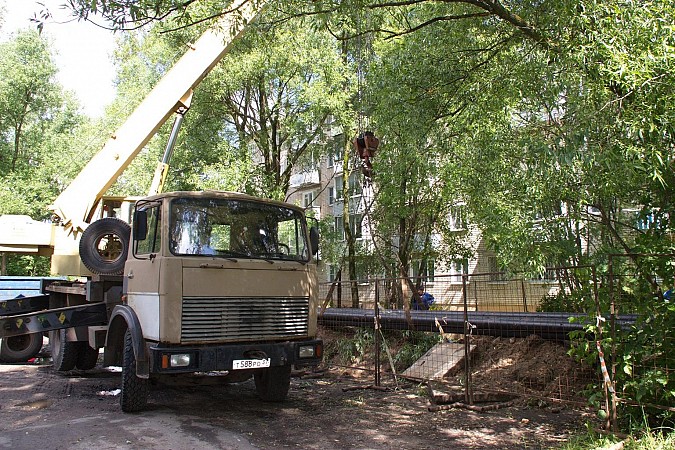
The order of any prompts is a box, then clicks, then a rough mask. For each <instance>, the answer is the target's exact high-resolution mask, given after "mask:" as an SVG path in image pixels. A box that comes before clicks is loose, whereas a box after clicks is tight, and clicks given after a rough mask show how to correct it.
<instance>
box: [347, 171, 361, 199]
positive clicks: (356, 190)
mask: <svg viewBox="0 0 675 450" xmlns="http://www.w3.org/2000/svg"><path fill="white" fill-rule="evenodd" d="M360 175H361V173H360V172H352V173H351V174H350V175H349V195H351V196H356V195H361V193H362V192H363V186H361V176H360Z"/></svg>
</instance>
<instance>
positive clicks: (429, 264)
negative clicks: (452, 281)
mask: <svg viewBox="0 0 675 450" xmlns="http://www.w3.org/2000/svg"><path fill="white" fill-rule="evenodd" d="M410 266H411V267H410V272H411V273H410V276H411V278H413V279H416V280H417V279H421V280H422V281H423V282H425V283H433V281H434V276H435V274H436V260H435V259H427V260H426V267H423V268H422V271H421V272H420V260H416V261H413V262H412V264H411V265H410Z"/></svg>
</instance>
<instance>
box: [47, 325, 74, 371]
mask: <svg viewBox="0 0 675 450" xmlns="http://www.w3.org/2000/svg"><path fill="white" fill-rule="evenodd" d="M49 347H50V348H51V350H52V364H53V366H54V370H57V371H59V372H67V371H69V370H73V369H74V368H75V364H76V363H77V356H78V354H79V353H80V352H79V350H80V343H79V342H75V341H73V342H68V341H66V330H65V328H63V329H61V330H53V331H50V332H49Z"/></svg>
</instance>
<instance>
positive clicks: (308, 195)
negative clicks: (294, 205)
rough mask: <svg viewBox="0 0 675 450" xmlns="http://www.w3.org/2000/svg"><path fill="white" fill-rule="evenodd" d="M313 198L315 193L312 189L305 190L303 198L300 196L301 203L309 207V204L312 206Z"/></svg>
mask: <svg viewBox="0 0 675 450" xmlns="http://www.w3.org/2000/svg"><path fill="white" fill-rule="evenodd" d="M314 198H315V193H314V191H312V192H305V194H303V198H302V205H303V206H304V207H305V208H309V207H311V206H312V203H313V202H314Z"/></svg>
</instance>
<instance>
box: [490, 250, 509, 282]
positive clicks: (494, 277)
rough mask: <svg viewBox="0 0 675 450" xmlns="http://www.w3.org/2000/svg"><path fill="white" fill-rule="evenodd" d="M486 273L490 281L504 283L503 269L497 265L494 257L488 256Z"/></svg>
mask: <svg viewBox="0 0 675 450" xmlns="http://www.w3.org/2000/svg"><path fill="white" fill-rule="evenodd" d="M487 261H488V273H489V280H490V281H506V274H505V273H504V268H503V267H501V266H500V265H499V261H497V257H496V256H488V258H487Z"/></svg>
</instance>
